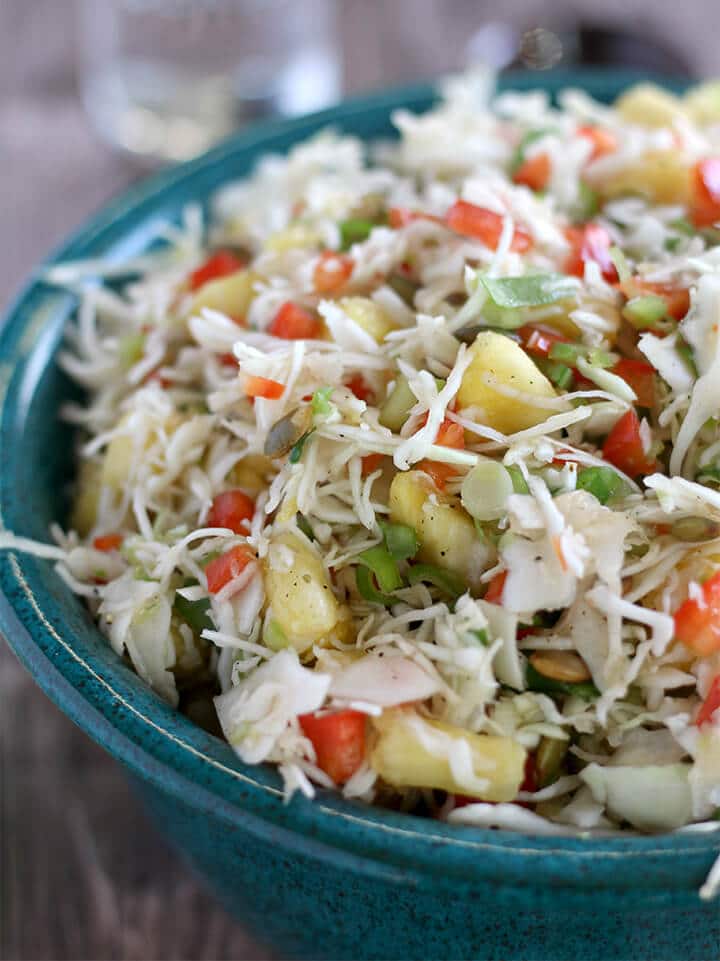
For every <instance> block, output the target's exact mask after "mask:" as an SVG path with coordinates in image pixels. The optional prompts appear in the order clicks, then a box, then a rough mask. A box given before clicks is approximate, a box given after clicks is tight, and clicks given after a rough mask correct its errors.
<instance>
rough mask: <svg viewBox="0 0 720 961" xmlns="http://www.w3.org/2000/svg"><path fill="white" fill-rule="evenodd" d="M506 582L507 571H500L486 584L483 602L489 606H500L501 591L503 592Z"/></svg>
mask: <svg viewBox="0 0 720 961" xmlns="http://www.w3.org/2000/svg"><path fill="white" fill-rule="evenodd" d="M506 580H507V571H500V573H499V574H496V575H495V577H493V579H492V580H491V581H490V583H489V584H488V589H487V590H486V591H485V600H486V601H487V602H488V603H489V604H502V596H503V591H504V590H505V581H506Z"/></svg>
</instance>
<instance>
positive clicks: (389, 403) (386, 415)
mask: <svg viewBox="0 0 720 961" xmlns="http://www.w3.org/2000/svg"><path fill="white" fill-rule="evenodd" d="M415 404H417V397H416V396H415V394H413V392H412V391H411V390H410V384H409V383H408V381H407V378H405V377H403V375H402V374H400V375H398V378H397V380H396V381H395V386H394V387H393V389H392V390H391V391H390V393H389V394H388V396H387V398H386V399H385V402H384V403H383V405H382V407H381V408H380V416H379V417H378V420H379V421H380V423H381V424H382V425H383V427H387V428H388V429H389V430H392V431H394V432H395V433H398V432H399V431H400V429H401V427H402V426H403V424H404V423H405V421H406V420H407V419H408V417H409V416H410V411H411V410H412V409H413V407H414V406H415Z"/></svg>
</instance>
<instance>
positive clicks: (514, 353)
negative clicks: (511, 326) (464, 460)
mask: <svg viewBox="0 0 720 961" xmlns="http://www.w3.org/2000/svg"><path fill="white" fill-rule="evenodd" d="M470 353H471V354H472V358H473V359H472V361H471V363H470V366H469V367H468V369H467V370H466V371H465V373H464V375H463V379H462V382H461V384H460V390H459V391H458V395H457V399H458V406H459V407H460V408H463V407H478V408H480V410H481V411H482V413H481V414H480V415H479V416H480V419H481V422H482V423H483V424H486V425H487V426H488V427H494V428H495V430H499V431H501V432H502V433H503V434H513V433H515V431H518V430H524V429H525V428H526V427H534V426H535V424H540V423H541V422H542V421H544V420H546V419H547V418H548V417H549V416H550V414H551V413H553V411H551V410H548V409H547V408H545V407H539V406H538V407H535V406H534V405H533V404H531V403H526V402H525V401H521V400H518V399H516V398H514V397H508V396H506V395H505V394H503V393H501V392H500V391H498V390H496V389H495V387H494V386H493V384H492V383H491V380H494V381H496V382H497V383H498V384H500V385H502V386H504V387H508V388H511V389H513V390H518V391H521V392H522V393H523V394H526V395H527V394H530V395H534V396H537V397H555V396H556V395H555V391H554V389H553V385H552V384H551V383H550V381H549V380H548V379H547V377H546V376H545V375H544V374H543V373H541V372H540V371H539V370H538V368H537V367H536V366H535V364H534V363H533V361H532V360H531V359H530V357H528V355H527V354H526V353H525V351H524V350H523V349H522V347H520V345H519V344H516V343H515V341H514V340H510V338H509V337H505V336H504V335H503V334H498V333H495V332H494V331H491V330H484V331H481V332H480V333H479V334H478V335H477V337H476V338H475V343H474V344H473V345H472V347H471V348H470Z"/></svg>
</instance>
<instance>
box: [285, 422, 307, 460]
mask: <svg viewBox="0 0 720 961" xmlns="http://www.w3.org/2000/svg"><path fill="white" fill-rule="evenodd" d="M311 434H312V431H311V430H309V431H307V433H305V434H303V435H302V437H301V438H300V440H299V441H298V442H297V443H296V444H295V445H294V446H293V448H292V450H291V451H290V456H289V457H288V460H289V461H290V463H291V464H297V462H298V461H299V460H300V458H301V457H302V454H303V449H304V447H305V444H306V443H307V442H308V438H309V437H310V435H311Z"/></svg>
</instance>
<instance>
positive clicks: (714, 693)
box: [695, 674, 720, 727]
mask: <svg viewBox="0 0 720 961" xmlns="http://www.w3.org/2000/svg"><path fill="white" fill-rule="evenodd" d="M717 710H720V674H718V676H717V677H716V678H715V680H714V681H713V682H712V684H711V685H710V690H709V691H708V695H707V697H706V698H705V701H704V703H703V705H702V707H701V708H700V712H699V714H698V716H697V717H696V718H695V723H696V724H697V726H698V727H702V726H703V724H709V723H710V722H711V721H712V719H713V714H714V713H715V711H717Z"/></svg>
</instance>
